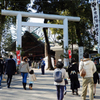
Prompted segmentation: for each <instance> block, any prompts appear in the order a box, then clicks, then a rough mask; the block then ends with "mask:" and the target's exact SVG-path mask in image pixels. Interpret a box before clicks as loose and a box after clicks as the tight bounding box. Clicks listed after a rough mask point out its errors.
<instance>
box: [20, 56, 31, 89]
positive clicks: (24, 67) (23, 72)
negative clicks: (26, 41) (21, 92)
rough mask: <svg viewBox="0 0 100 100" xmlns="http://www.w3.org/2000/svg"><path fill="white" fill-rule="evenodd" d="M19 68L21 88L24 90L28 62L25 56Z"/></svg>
mask: <svg viewBox="0 0 100 100" xmlns="http://www.w3.org/2000/svg"><path fill="white" fill-rule="evenodd" d="M19 70H20V72H21V75H22V84H23V88H24V89H25V90H26V84H27V76H28V73H29V64H28V62H27V57H23V61H22V62H21V63H20V65H19Z"/></svg>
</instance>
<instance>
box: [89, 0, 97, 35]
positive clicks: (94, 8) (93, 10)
mask: <svg viewBox="0 0 100 100" xmlns="http://www.w3.org/2000/svg"><path fill="white" fill-rule="evenodd" d="M91 9H92V16H93V25H94V29H95V32H96V34H97V35H98V33H99V4H98V2H97V0H93V2H91Z"/></svg>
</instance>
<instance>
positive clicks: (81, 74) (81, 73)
mask: <svg viewBox="0 0 100 100" xmlns="http://www.w3.org/2000/svg"><path fill="white" fill-rule="evenodd" d="M83 67H84V63H83ZM83 67H82V69H81V71H80V76H81V77H84V76H85V75H86V71H85V69H84V68H83Z"/></svg>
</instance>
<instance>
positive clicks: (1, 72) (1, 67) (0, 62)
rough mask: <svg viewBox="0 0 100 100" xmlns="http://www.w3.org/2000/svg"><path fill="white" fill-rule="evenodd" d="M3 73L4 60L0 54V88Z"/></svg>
mask: <svg viewBox="0 0 100 100" xmlns="http://www.w3.org/2000/svg"><path fill="white" fill-rule="evenodd" d="M3 73H4V61H3V59H2V56H0V89H1V81H2V74H3Z"/></svg>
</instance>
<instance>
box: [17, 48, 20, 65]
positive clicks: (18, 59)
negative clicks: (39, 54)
mask: <svg viewBox="0 0 100 100" xmlns="http://www.w3.org/2000/svg"><path fill="white" fill-rule="evenodd" d="M16 56H17V64H18V65H19V64H20V50H18V51H16Z"/></svg>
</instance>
